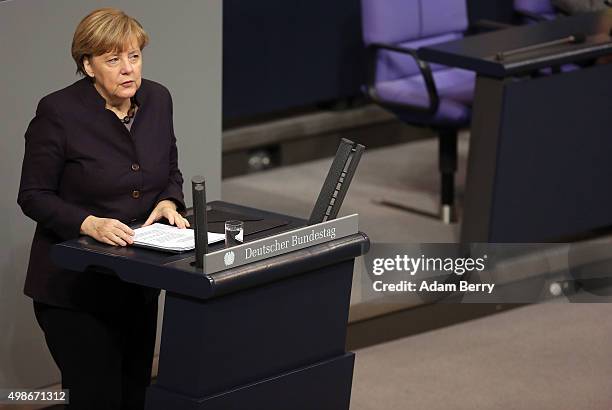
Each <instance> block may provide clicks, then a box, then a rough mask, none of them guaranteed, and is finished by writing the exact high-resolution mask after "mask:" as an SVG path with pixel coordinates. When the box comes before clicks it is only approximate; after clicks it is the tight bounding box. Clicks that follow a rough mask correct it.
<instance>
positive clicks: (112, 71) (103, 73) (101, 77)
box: [83, 39, 142, 104]
mask: <svg viewBox="0 0 612 410" xmlns="http://www.w3.org/2000/svg"><path fill="white" fill-rule="evenodd" d="M83 65H84V67H85V71H86V72H87V74H88V75H89V76H90V77H93V78H94V82H95V86H96V89H97V90H98V92H99V93H100V94H101V95H102V97H104V99H105V100H106V102H107V103H109V104H112V103H120V102H122V101H123V100H125V99H128V98H131V97H133V96H134V94H136V90H138V88H139V87H140V83H141V82H142V77H141V73H142V55H141V50H140V47H138V44H137V43H136V41H135V39H132V41H131V42H130V44H128V45H126V47H125V48H124V50H123V51H121V52H119V51H116V52H110V53H106V54H102V55H99V56H93V57H86V58H85V60H84V61H83Z"/></svg>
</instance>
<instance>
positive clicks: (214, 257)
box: [205, 214, 359, 274]
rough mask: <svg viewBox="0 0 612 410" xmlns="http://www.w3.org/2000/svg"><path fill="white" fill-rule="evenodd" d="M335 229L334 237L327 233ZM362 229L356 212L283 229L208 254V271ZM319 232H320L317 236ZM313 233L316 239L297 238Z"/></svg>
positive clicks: (291, 249)
mask: <svg viewBox="0 0 612 410" xmlns="http://www.w3.org/2000/svg"><path fill="white" fill-rule="evenodd" d="M328 231H329V232H331V231H333V236H331V235H325V232H328ZM357 232H359V215H358V214H353V215H348V216H344V217H342V218H338V219H332V220H329V221H326V222H322V223H319V224H316V225H309V226H305V227H303V228H299V229H295V230H292V231H288V232H283V233H280V234H278V235H274V236H269V237H267V238H263V239H259V240H257V241H253V242H248V243H245V244H243V245H239V246H234V247H232V248H227V249H222V250H219V251H216V252H212V253H209V254H207V255H206V257H205V260H206V262H205V265H206V272H205V273H206V274H212V273H215V272H220V271H223V270H226V269H231V268H235V267H238V266H241V265H245V264H247V263H252V262H257V261H260V260H262V259H267V258H271V257H273V256H278V255H283V254H285V253H288V252H293V251H297V250H300V249H304V248H307V247H310V246H313V245H319V244H322V243H325V242H329V241H332V240H335V239H340V238H343V237H346V236H349V235H353V234H356V233H357ZM318 234H320V235H318ZM303 235H308V236H310V235H312V236H313V239H312V240H309V241H304V242H303V243H299V241H296V240H295V238H299V237H303Z"/></svg>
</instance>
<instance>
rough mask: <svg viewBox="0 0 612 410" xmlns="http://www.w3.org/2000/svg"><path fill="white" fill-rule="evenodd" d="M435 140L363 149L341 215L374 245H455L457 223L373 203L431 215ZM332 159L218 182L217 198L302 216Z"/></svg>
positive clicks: (463, 148) (461, 175)
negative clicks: (355, 221) (389, 202)
mask: <svg viewBox="0 0 612 410" xmlns="http://www.w3.org/2000/svg"><path fill="white" fill-rule="evenodd" d="M459 153H460V155H459V171H458V173H457V178H456V181H457V191H458V194H457V197H458V202H459V205H460V204H461V198H462V192H463V181H464V180H465V159H466V155H467V136H466V135H463V136H462V137H461V138H460V144H459ZM436 158H437V143H436V140H423V141H417V142H412V143H408V144H401V145H394V146H390V147H385V148H378V149H372V150H366V152H365V153H364V155H363V157H362V159H361V162H360V164H359V168H358V171H357V174H356V175H355V177H354V179H353V182H352V184H351V187H350V190H349V192H348V194H347V196H346V198H345V200H344V204H343V206H342V210H341V215H348V214H351V213H355V212H357V213H359V215H360V219H359V228H360V229H361V230H362V231H364V232H367V234H368V235H369V236H370V238H371V240H372V241H374V242H455V241H456V239H457V234H458V232H457V225H450V226H448V225H444V224H442V223H441V222H439V221H437V220H434V219H430V218H426V217H423V216H420V215H416V214H411V213H407V212H403V211H399V210H396V209H393V208H389V207H385V206H380V205H377V204H375V203H374V202H373V199H376V198H382V197H384V198H388V199H394V200H398V201H402V202H405V203H409V204H410V205H412V206H415V207H418V208H420V209H423V210H426V211H430V212H437V208H438V190H439V187H438V184H439V182H438V165H437V160H436ZM331 162H332V159H331V158H330V159H325V160H318V161H312V162H308V163H304V164H300V165H293V166H288V167H283V168H277V169H272V170H269V171H264V172H260V173H256V174H251V175H245V176H240V177H235V178H229V179H226V180H224V181H223V184H222V196H223V199H224V200H226V201H230V202H237V203H240V204H244V205H251V206H255V207H261V208H262V209H267V210H270V211H277V212H282V213H287V214H290V215H294V216H300V217H304V218H308V216H309V215H310V211H311V210H312V207H313V205H314V203H315V201H316V199H317V195H318V194H319V190H320V189H321V186H322V184H323V181H324V180H325V176H326V175H327V171H328V170H329V166H330V165H331Z"/></svg>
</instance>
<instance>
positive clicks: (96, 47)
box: [18, 8, 188, 410]
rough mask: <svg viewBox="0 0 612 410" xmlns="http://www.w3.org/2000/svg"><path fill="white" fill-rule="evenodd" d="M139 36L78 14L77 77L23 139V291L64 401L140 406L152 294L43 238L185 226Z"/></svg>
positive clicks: (168, 107)
mask: <svg viewBox="0 0 612 410" xmlns="http://www.w3.org/2000/svg"><path fill="white" fill-rule="evenodd" d="M147 42H148V36H147V34H146V32H145V31H144V30H143V28H142V26H141V25H140V24H139V23H138V22H137V21H136V20H134V19H133V18H131V17H129V16H127V15H125V14H124V13H123V12H122V11H120V10H117V9H110V8H106V9H100V10H95V11H93V12H92V13H90V14H89V15H88V16H86V17H85V18H84V19H83V20H82V21H81V22H80V23H79V25H78V27H77V28H76V31H75V33H74V39H73V42H72V57H73V58H74V61H75V62H76V65H77V72H78V73H80V74H82V75H83V76H84V78H83V79H81V80H79V81H77V82H75V83H74V84H72V85H70V86H68V87H66V88H64V89H62V90H59V91H57V92H54V93H52V94H50V95H48V96H46V97H44V98H43V99H42V100H41V101H40V103H39V105H38V108H37V110H36V116H35V117H34V119H33V120H32V122H31V123H30V125H29V127H28V129H27V131H26V135H25V140H26V142H25V155H24V159H23V168H22V174H21V185H20V188H19V196H18V203H19V205H20V206H21V208H22V210H23V212H24V213H25V214H26V215H27V216H29V217H30V218H32V219H34V220H35V221H36V222H37V226H36V232H35V234H34V239H33V242H32V249H31V254H30V262H29V266H28V273H27V278H26V283H25V294H26V295H28V296H30V297H31V298H32V299H33V300H34V311H35V314H36V318H37V321H38V323H39V325H40V327H41V328H42V330H43V332H44V334H45V339H46V342H47V346H48V347H49V350H50V352H51V355H52V356H53V358H54V360H55V362H56V363H57V365H58V367H59V369H60V371H61V374H62V386H63V388H65V389H70V406H69V408H73V409H87V410H92V409H98V408H100V409H139V408H140V409H142V408H143V407H144V397H145V389H146V387H147V386H148V385H149V382H150V377H151V363H152V358H153V350H154V344H155V333H156V321H157V320H156V319H157V297H158V295H159V291H157V290H154V289H149V288H145V287H141V286H137V285H131V284H127V283H123V282H121V281H120V280H119V279H118V278H116V277H114V276H112V275H104V274H101V273H95V272H74V271H68V270H63V269H60V268H58V267H57V266H55V265H53V264H52V262H51V260H50V258H49V250H50V247H51V245H53V244H55V243H58V242H61V241H65V240H68V239H72V238H76V237H78V236H79V235H88V236H90V237H92V238H94V239H96V240H98V241H100V242H103V243H106V244H109V245H114V246H127V245H130V244H132V243H133V235H134V231H133V230H132V229H130V227H129V226H128V224H130V223H133V222H135V221H138V220H144V219H145V218H146V222H145V225H148V224H151V223H153V222H154V221H156V220H159V219H161V218H165V219H167V221H168V222H169V223H170V224H173V225H176V226H178V227H179V228H185V227H186V226H188V223H187V221H186V220H185V219H184V218H183V217H182V216H181V215H180V214H179V212H180V211H182V210H184V209H185V205H184V202H183V193H182V184H183V178H182V176H181V172H180V171H179V168H178V163H177V148H176V140H175V137H174V131H173V123H172V100H171V97H170V94H169V93H168V90H167V89H166V88H164V87H163V86H162V85H160V84H157V83H154V82H152V81H148V80H145V79H142V77H141V70H142V56H141V52H142V49H143V48H144V47H145V45H146V44H147Z"/></svg>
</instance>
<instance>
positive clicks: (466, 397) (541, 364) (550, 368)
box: [351, 303, 612, 410]
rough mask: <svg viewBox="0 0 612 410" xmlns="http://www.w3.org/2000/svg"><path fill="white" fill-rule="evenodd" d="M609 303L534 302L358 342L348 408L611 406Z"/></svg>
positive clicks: (611, 311) (490, 409)
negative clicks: (360, 344) (397, 336)
mask: <svg viewBox="0 0 612 410" xmlns="http://www.w3.org/2000/svg"><path fill="white" fill-rule="evenodd" d="M610 317H612V305H610V304H558V303H549V304H543V305H531V306H527V307H523V308H520V309H514V310H512V311H509V312H505V313H500V314H497V315H493V316H488V317H486V318H482V319H477V320H473V321H470V322H466V323H462V324H459V325H455V326H450V327H447V328H443V329H438V330H435V331H431V332H428V333H424V334H419V335H415V336H411V337H407V338H404V339H399V340H395V341H392V342H387V343H383V344H380V345H377V346H372V347H368V348H365V349H361V350H358V351H357V352H356V353H357V359H356V366H355V374H354V378H353V396H352V401H351V410H382V409H427V410H437V409H440V410H447V409H466V410H467V409H469V410H478V409H487V410H493V409H540V410H544V409H551V410H552V409H555V410H559V409H567V410H574V409H584V410H586V409H589V410H590V409H601V410H604V409H606V410H609V409H612V320H610Z"/></svg>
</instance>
